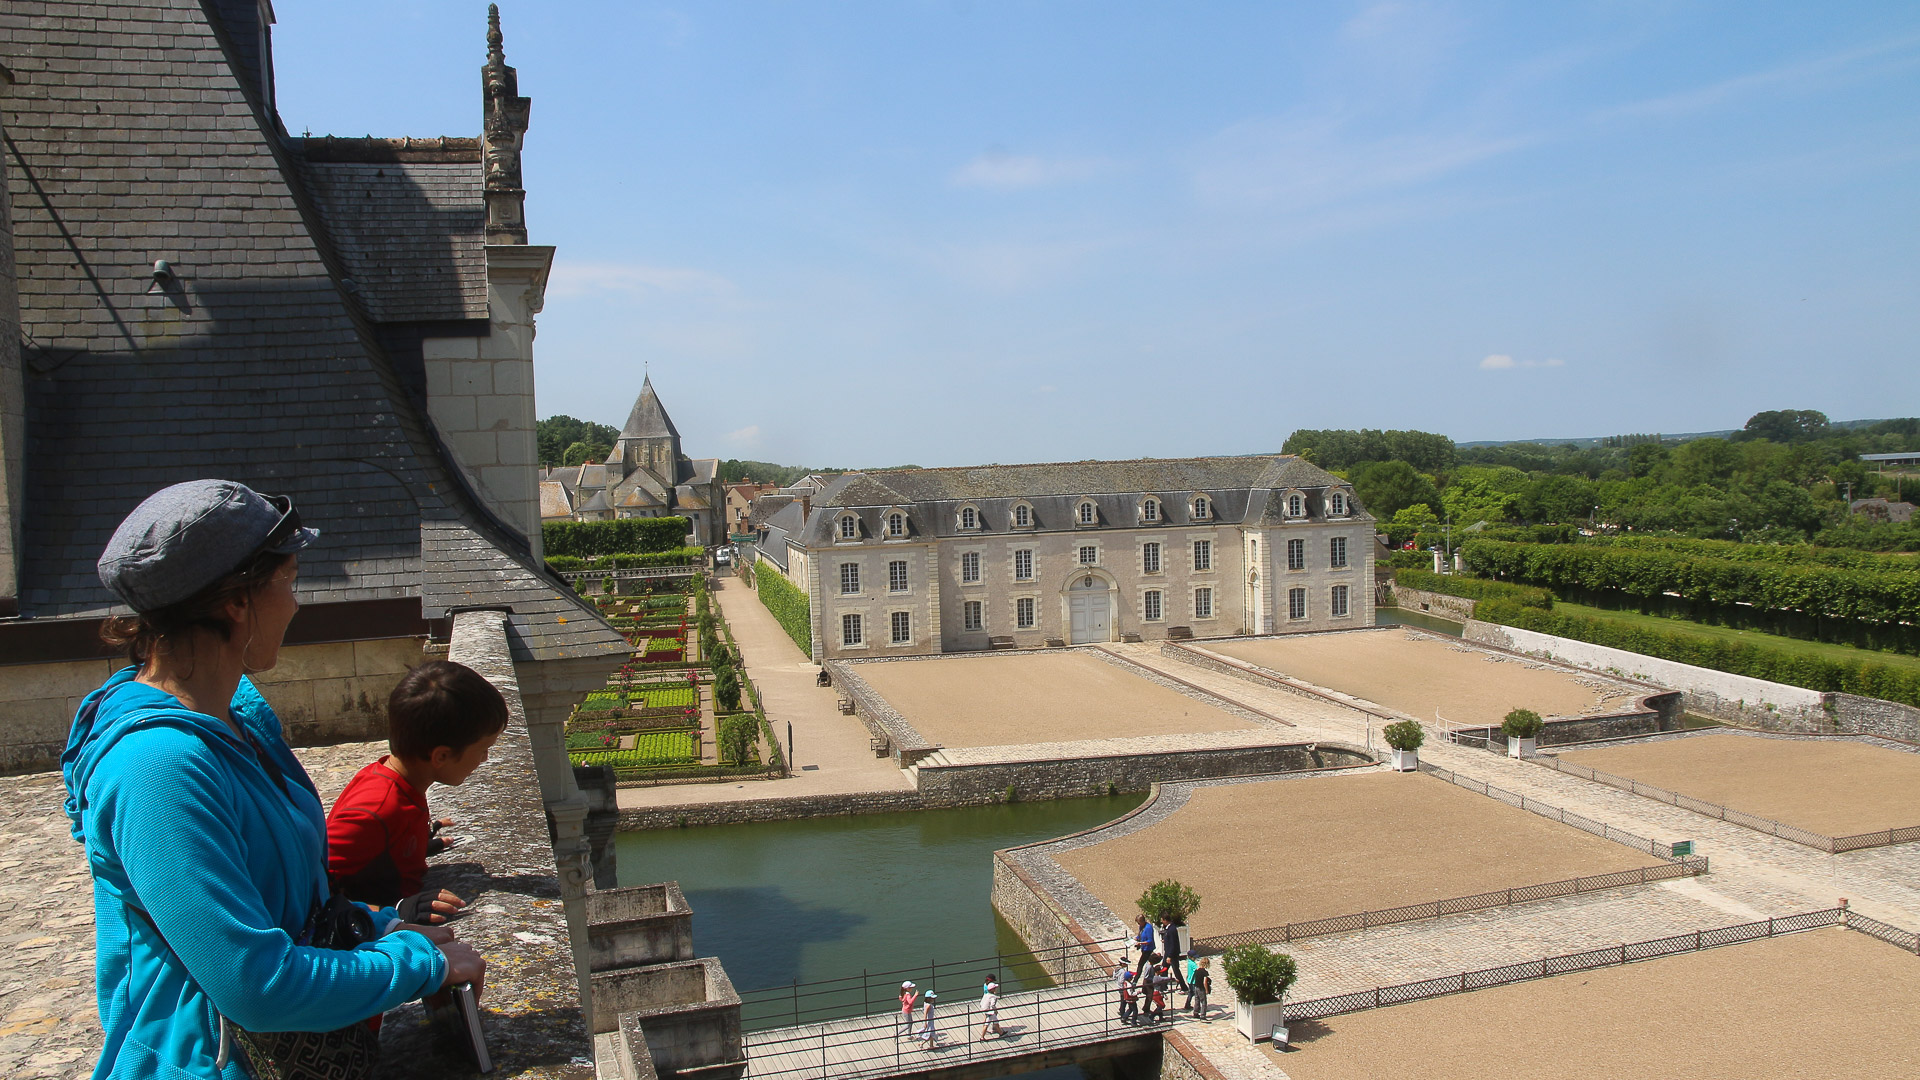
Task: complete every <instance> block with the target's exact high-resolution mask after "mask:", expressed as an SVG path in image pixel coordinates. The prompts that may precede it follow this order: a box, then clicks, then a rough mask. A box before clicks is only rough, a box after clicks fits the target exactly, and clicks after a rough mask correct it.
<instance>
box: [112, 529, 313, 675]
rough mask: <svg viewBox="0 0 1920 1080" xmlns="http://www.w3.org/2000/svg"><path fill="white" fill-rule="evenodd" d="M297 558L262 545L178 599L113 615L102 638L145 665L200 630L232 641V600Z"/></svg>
mask: <svg viewBox="0 0 1920 1080" xmlns="http://www.w3.org/2000/svg"><path fill="white" fill-rule="evenodd" d="M292 558H293V556H292V555H290V554H286V555H283V554H276V553H274V552H271V551H262V552H260V553H258V554H256V555H253V556H252V557H250V558H248V559H247V561H246V562H244V563H242V564H240V567H239V568H238V569H236V570H234V571H233V572H232V573H230V574H228V575H227V576H226V577H223V578H221V579H220V580H218V581H216V582H214V583H213V584H211V585H209V586H207V587H206V588H204V589H201V590H200V591H199V592H197V593H194V594H193V595H192V596H189V597H187V598H186V599H185V600H182V601H180V602H179V603H177V604H168V605H167V606H166V607H163V608H155V609H153V610H152V611H140V612H135V613H134V614H132V615H110V616H108V617H107V618H106V619H105V620H104V621H103V622H101V624H100V640H102V641H104V642H106V643H107V644H109V645H111V646H113V647H114V648H116V649H125V650H126V651H127V659H129V660H131V661H133V662H134V663H136V664H139V665H140V666H142V667H145V666H146V663H147V661H148V660H150V659H152V658H153V655H154V653H156V652H158V651H160V649H161V648H162V647H163V646H165V647H167V648H171V647H172V646H173V645H175V644H177V643H178V642H180V641H183V640H186V639H187V638H189V637H190V636H192V634H193V632H194V631H196V630H207V631H211V632H212V633H215V634H218V635H220V640H221V641H226V640H227V638H228V634H229V633H230V631H231V630H232V624H231V623H229V622H228V621H227V619H226V613H225V608H226V606H227V603H228V601H231V600H235V599H238V598H240V597H243V596H251V595H253V594H254V593H255V592H257V591H259V589H260V588H261V587H262V586H264V585H266V583H267V582H268V581H270V580H271V579H272V578H273V575H274V574H276V573H279V572H280V568H281V567H283V566H285V565H287V563H288V561H290V560H291V559H292Z"/></svg>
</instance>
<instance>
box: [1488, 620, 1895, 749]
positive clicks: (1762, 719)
mask: <svg viewBox="0 0 1920 1080" xmlns="http://www.w3.org/2000/svg"><path fill="white" fill-rule="evenodd" d="M1462 636H1463V637H1465V638H1466V639H1467V640H1468V641H1473V642H1477V643H1479V644H1483V645H1492V646H1494V647H1496V648H1502V649H1510V650H1512V651H1514V652H1520V653H1525V654H1527V655H1529V656H1540V657H1545V658H1547V659H1551V660H1558V661H1560V662H1562V663H1567V664H1574V665H1577V666H1579V667H1583V668H1587V669H1589V670H1591V671H1600V672H1605V673H1607V674H1611V675H1625V676H1628V677H1629V678H1635V679H1642V680H1645V681H1647V682H1653V683H1658V684H1660V685H1661V686H1670V687H1672V688H1674V689H1675V690H1678V691H1680V693H1681V703H1682V705H1683V706H1684V707H1685V709H1686V710H1687V711H1689V712H1696V713H1700V714H1701V715H1703V716H1711V717H1714V718H1715V719H1719V720H1727V721H1731V722H1733V723H1736V724H1743V725H1746V726H1748V727H1756V728H1759V729H1761V730H1763V731H1786V732H1799V733H1809V734H1833V733H1836V732H1838V733H1843V734H1848V735H1878V736H1879V737H1881V738H1883V739H1894V740H1896V741H1899V742H1912V743H1920V709H1916V708H1913V707H1912V706H1909V705H1902V704H1899V703H1898V702H1893V701H1882V700H1880V699H1878V698H1869V697H1860V696H1858V695H1856V694H1826V693H1821V692H1820V691H1818V690H1808V689H1806V688H1805V687H1800V686H1788V685H1786V684H1785V683H1776V682H1768V681H1766V680H1765V679H1755V678H1750V677H1748V676H1746V675H1735V674H1732V673H1731V672H1726V671H1715V670H1713V669H1712V668H1703V667H1695V666H1693V665H1692V664H1682V663H1680V662H1679V661H1676V660H1662V659H1660V658H1658V657H1653V656H1642V655H1641V654H1639V653H1636V652H1628V651H1626V650H1625V649H1614V648H1609V647H1607V646H1605V645H1594V644H1591V643H1589V642H1585V641H1575V640H1573V639H1571V638H1563V637H1555V636H1554V635H1552V634H1542V633H1540V632H1538V631H1535V630H1522V629H1520V628H1519V627H1514V626H1501V625H1499V624H1497V623H1488V622H1479V621H1477V620H1476V621H1474V622H1469V623H1467V624H1466V629H1465V630H1464V631H1463V634H1462Z"/></svg>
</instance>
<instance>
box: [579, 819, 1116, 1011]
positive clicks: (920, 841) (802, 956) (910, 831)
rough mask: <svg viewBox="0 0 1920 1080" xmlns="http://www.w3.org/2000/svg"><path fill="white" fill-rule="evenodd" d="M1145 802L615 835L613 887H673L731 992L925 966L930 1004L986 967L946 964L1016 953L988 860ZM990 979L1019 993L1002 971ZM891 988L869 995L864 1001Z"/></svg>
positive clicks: (968, 985) (1017, 981) (974, 988)
mask: <svg viewBox="0 0 1920 1080" xmlns="http://www.w3.org/2000/svg"><path fill="white" fill-rule="evenodd" d="M1145 798H1146V796H1145V795H1144V794H1133V795H1119V796H1111V797H1102V798H1092V799H1062V800H1059V801H1055V802H1033V803H1012V804H1002V805H995V806H973V807H964V808H960V809H955V810H922V811H917V812H911V813H891V814H859V815H853V816H844V817H830V818H809V819H805V820H801V821H769V822H759V823H754V824H745V825H708V826H697V827H694V828H687V829H658V830H649V831H645V832H625V833H621V834H620V836H619V838H618V841H617V843H618V845H619V847H618V852H619V854H618V859H619V868H620V883H621V884H622V885H642V884H647V883H649V882H655V881H678V882H679V883H680V888H681V891H683V892H684V893H685V894H686V897H687V902H688V904H690V905H691V906H692V907H693V940H694V950H695V951H696V952H697V953H698V954H699V955H701V956H717V957H719V958H720V962H721V963H722V964H724V965H725V966H726V969H727V975H728V977H729V978H731V979H732V980H733V983H734V986H735V988H737V989H738V990H740V991H741V992H743V993H746V992H750V991H754V990H760V989H764V988H769V987H777V986H782V985H791V984H792V983H793V982H794V980H796V979H797V980H799V981H800V982H803V983H806V982H813V981H817V980H821V979H838V978H844V977H848V976H853V977H855V978H856V979H857V978H858V977H859V976H860V974H861V972H862V971H868V972H874V973H878V972H884V971H895V970H898V969H907V968H916V967H917V968H919V969H920V970H921V971H922V972H925V971H926V969H927V966H928V964H929V963H930V962H933V961H938V962H940V965H941V966H940V968H939V969H938V970H937V972H936V973H935V975H936V979H937V987H938V989H939V990H940V992H941V993H942V994H943V995H944V994H951V993H959V994H975V995H977V994H978V992H979V985H980V977H981V976H982V975H983V974H984V973H985V968H983V967H980V966H965V967H958V966H952V965H953V964H954V962H956V961H966V960H973V959H976V958H980V957H990V956H994V955H995V954H1001V953H1005V954H1019V953H1022V952H1023V950H1024V946H1022V944H1021V942H1020V939H1019V938H1018V937H1016V936H1014V934H1013V932H1012V931H1011V930H1010V929H1009V928H1008V927H1007V926H1006V924H1005V923H1003V922H1001V920H1000V919H999V918H998V917H997V916H996V915H995V914H994V911H993V906H992V904H991V903H990V902H989V899H988V896H989V893H990V892H991V890H992V887H993V863H992V859H993V852H994V851H996V850H998V849H1000V848H1005V847H1013V846H1015V845H1018V844H1027V843H1032V842H1034V841H1036V840H1047V839H1051V838H1053V837H1056V836H1064V835H1066V834H1067V833H1072V832H1078V831H1080V830H1082V829H1088V828H1092V827H1093V826H1095V825H1100V824H1104V823H1106V822H1108V821H1111V820H1113V819H1114V818H1116V817H1119V816H1120V815H1121V814H1124V813H1126V812H1127V811H1129V810H1131V809H1133V808H1134V807H1136V806H1138V805H1140V803H1141V802H1143V801H1145ZM902 977H905V978H912V979H914V980H915V981H916V982H919V983H921V984H922V985H923V986H925V985H927V983H926V980H925V979H924V978H923V977H922V976H921V975H907V976H902ZM1001 981H1002V982H1003V983H1004V984H1005V988H1006V989H1009V990H1012V989H1018V988H1020V986H1021V985H1022V982H1023V980H1022V979H1021V977H1020V972H1019V971H1018V970H1014V969H1010V970H1007V971H1004V972H1002V980H1001ZM898 986H899V979H898V978H895V979H894V980H893V981H892V982H891V985H890V986H881V985H878V984H876V985H875V988H874V993H876V994H877V995H878V997H877V998H876V1000H881V1001H884V1000H886V999H887V998H890V997H891V996H892V995H893V992H894V991H896V990H897V989H898Z"/></svg>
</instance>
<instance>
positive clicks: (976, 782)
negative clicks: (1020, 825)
mask: <svg viewBox="0 0 1920 1080" xmlns="http://www.w3.org/2000/svg"><path fill="white" fill-rule="evenodd" d="M1371 764H1373V758H1371V757H1369V756H1368V755H1366V754H1365V753H1363V752H1361V751H1359V750H1350V749H1347V748H1344V747H1333V746H1327V747H1315V749H1312V750H1309V749H1307V744H1305V743H1296V744H1294V745H1291V746H1253V747H1244V746H1239V747H1221V748H1219V749H1213V750H1169V751H1160V752H1153V753H1140V754H1126V755H1114V756H1105V757H1085V758H1068V759H1065V760H1059V761H1008V762H991V763H982V764H978V765H937V766H932V765H922V766H921V767H920V771H919V786H920V792H921V794H923V795H926V796H928V797H930V798H940V799H945V800H950V801H951V804H952V805H956V806H965V805H973V804H977V803H987V802H993V801H995V799H996V797H997V796H1004V795H1005V793H1006V790H1007V788H1009V787H1011V788H1013V789H1014V791H1015V792H1017V793H1018V794H1019V797H1020V798H1022V799H1065V798H1072V797H1074V796H1076V795H1099V794H1104V793H1105V792H1106V791H1107V789H1108V786H1109V785H1111V786H1112V787H1113V788H1115V789H1117V790H1120V791H1145V790H1147V789H1148V788H1150V787H1152V786H1153V785H1154V784H1156V783H1160V782H1162V781H1172V780H1212V779H1216V778H1219V777H1225V776H1248V775H1252V774H1255V773H1284V772H1302V771H1305V770H1308V769H1329V768H1338V767H1341V766H1347V765H1371Z"/></svg>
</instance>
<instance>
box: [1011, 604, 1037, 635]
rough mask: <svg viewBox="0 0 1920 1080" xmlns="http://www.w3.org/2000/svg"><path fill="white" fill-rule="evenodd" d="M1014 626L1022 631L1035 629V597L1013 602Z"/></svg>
mask: <svg viewBox="0 0 1920 1080" xmlns="http://www.w3.org/2000/svg"><path fill="white" fill-rule="evenodd" d="M1013 625H1014V626H1015V628H1017V629H1020V630H1031V629H1033V597H1031V596H1023V597H1021V598H1020V599H1018V600H1015V601H1014V602H1013Z"/></svg>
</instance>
